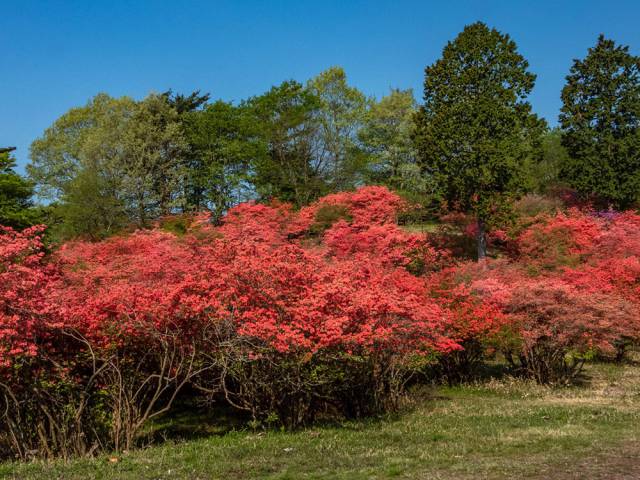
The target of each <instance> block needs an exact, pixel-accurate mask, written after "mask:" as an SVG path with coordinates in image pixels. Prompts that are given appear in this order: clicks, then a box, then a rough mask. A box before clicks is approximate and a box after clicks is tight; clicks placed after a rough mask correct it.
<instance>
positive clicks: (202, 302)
mask: <svg viewBox="0 0 640 480" xmlns="http://www.w3.org/2000/svg"><path fill="white" fill-rule="evenodd" d="M323 202H324V203H323ZM323 204H326V205H338V204H340V205H342V204H344V205H345V209H347V210H348V218H350V219H351V220H352V223H350V224H348V223H347V222H346V221H345V220H339V221H337V222H336V223H333V224H331V225H329V226H328V227H327V228H326V229H325V231H324V234H323V236H322V238H321V239H320V240H321V241H320V243H318V242H308V241H307V239H305V238H304V235H303V236H300V235H292V228H291V226H292V225H298V226H299V225H301V224H302V223H304V222H303V221H302V220H301V218H302V219H303V220H304V217H305V215H307V213H306V212H301V213H299V214H295V213H294V212H292V210H291V209H290V207H288V206H287V205H280V204H274V205H259V204H251V203H250V204H243V205H240V206H238V207H235V208H234V209H232V210H231V211H230V212H229V213H228V215H227V216H226V217H225V218H224V219H223V221H222V224H221V226H219V227H214V226H212V225H210V224H207V223H206V222H195V225H194V226H193V227H192V228H191V230H190V231H188V232H187V233H186V234H185V235H182V236H180V237H176V236H174V235H172V234H170V233H166V232H161V231H148V232H138V233H135V234H133V235H130V236H128V237H122V238H113V239H110V240H106V241H104V242H101V243H99V244H88V243H84V242H76V243H70V244H68V245H66V246H64V247H63V248H62V249H61V250H60V252H59V254H58V257H59V259H60V262H61V266H62V269H63V273H64V275H63V278H62V280H61V281H60V282H59V288H57V289H56V291H55V293H54V294H53V298H54V299H55V300H56V302H57V304H58V305H59V307H60V312H61V315H62V317H63V319H64V322H65V324H66V325H69V326H73V328H74V329H76V330H77V332H79V335H81V336H82V338H84V339H86V340H87V341H88V342H90V344H91V346H92V349H93V351H94V352H97V353H98V354H99V356H100V358H102V359H110V360H109V363H110V365H111V368H110V369H107V371H105V374H104V375H103V377H105V376H106V374H107V373H108V372H116V373H117V374H118V375H119V376H120V377H123V378H126V379H128V382H129V384H130V387H129V391H128V393H127V395H130V396H131V395H134V393H135V395H137V397H135V398H130V401H129V402H128V405H135V407H136V411H133V412H131V411H122V408H123V407H122V406H119V405H112V410H113V412H115V413H114V415H117V416H124V417H126V418H127V419H129V421H132V420H131V419H133V421H134V424H133V425H130V426H128V427H127V428H126V429H125V430H126V431H127V432H132V433H130V434H129V433H126V432H122V435H124V437H123V438H122V439H120V434H119V435H117V436H116V439H115V441H117V442H119V443H117V446H118V445H124V446H125V448H128V446H129V445H130V444H131V442H132V441H133V437H134V436H135V432H136V431H137V430H139V428H140V427H141V425H142V423H143V422H144V421H145V420H146V419H147V418H149V417H148V416H146V417H145V416H144V415H142V414H141V413H140V412H147V413H149V412H151V413H150V415H151V416H153V415H155V414H156V413H158V412H162V411H164V409H165V408H168V407H169V406H170V402H171V401H172V399H173V398H174V395H173V394H174V393H176V392H178V391H179V390H180V388H181V387H182V385H184V382H185V381H191V382H199V384H200V386H201V387H202V388H205V389H208V390H210V391H211V392H212V393H213V394H216V393H217V392H218V391H219V390H220V389H222V391H223V392H224V394H225V398H227V399H228V400H229V401H231V402H233V404H234V405H236V406H238V407H240V408H243V409H246V410H249V411H251V412H252V414H253V415H254V416H255V417H256V418H257V419H265V418H273V415H274V414H275V415H277V416H278V418H279V420H280V421H282V422H283V423H285V424H287V425H290V426H294V425H297V424H299V423H301V422H306V421H309V420H310V419H312V418H313V417H314V415H315V414H316V412H317V411H319V410H326V408H327V405H328V404H330V405H333V406H334V407H335V406H336V405H340V407H339V408H340V409H341V411H342V412H343V413H354V412H355V413H358V412H359V413H365V412H367V411H377V410H380V409H385V408H389V407H392V406H393V405H394V404H396V403H397V398H398V395H399V393H401V386H402V385H403V382H402V376H403V375H404V374H403V373H401V372H402V371H403V369H404V370H406V371H407V372H408V371H409V367H408V365H409V364H408V363H407V358H408V357H411V356H429V355H432V354H434V353H435V352H438V351H448V350H450V349H452V348H456V344H455V342H453V341H451V340H450V339H448V338H447V337H446V336H445V335H444V334H443V333H444V326H445V324H446V318H447V315H448V312H447V311H446V310H445V309H442V308H440V306H438V305H437V304H436V303H435V302H430V301H429V300H428V298H427V289H426V285H425V282H424V280H423V279H420V278H418V277H416V276H414V275H412V274H410V273H409V272H408V270H407V268H409V269H411V268H413V262H421V264H422V266H421V267H420V268H421V269H423V268H424V265H425V264H427V263H428V262H432V261H434V259H435V258H436V257H437V255H436V252H435V251H434V250H433V249H432V248H431V247H430V246H429V245H428V244H427V242H426V238H424V237H421V236H417V235H412V234H407V233H405V232H403V231H401V230H400V229H399V228H398V227H397V226H396V225H394V224H390V223H387V222H391V221H392V220H393V218H394V217H395V212H396V211H397V209H398V208H401V205H402V202H401V200H400V199H399V198H398V197H396V196H394V195H393V194H391V193H390V192H388V191H387V190H386V189H378V188H370V189H361V190H359V191H357V192H352V193H348V194H339V195H338V194H336V195H332V196H329V197H327V198H325V199H322V200H321V201H320V202H319V203H318V205H316V207H317V210H316V211H322V208H324V207H323ZM314 215H315V214H314ZM314 218H315V217H314ZM367 222H368V223H367ZM311 225H313V223H311V224H309V226H308V227H307V228H308V229H310V228H311ZM296 228H299V227H296ZM307 231H309V230H307ZM168 352H171V355H172V357H171V362H174V363H171V364H170V367H166V368H169V369H175V371H173V370H172V371H171V372H170V373H169V371H168V370H166V368H165V363H167V362H168V361H169V360H167V358H166V356H167V355H168ZM200 352H203V356H199V354H200ZM191 355H195V360H194V362H196V363H198V362H200V364H199V365H198V367H195V366H193V364H192V363H190V362H191V360H189V359H190V358H191ZM132 359H135V361H131V360H132ZM105 361H106V360H105ZM126 362H129V363H128V364H126V365H125V363H126ZM276 364H277V365H278V367H274V365H276ZM292 365H304V368H294V367H292ZM285 366H286V370H287V372H288V373H286V374H284V373H283V371H282V370H281V368H285ZM348 366H354V367H355V366H358V368H354V369H353V372H359V374H358V375H359V377H358V378H355V377H350V378H352V381H354V382H356V381H357V382H359V383H360V384H361V385H362V386H363V388H364V390H363V391H369V392H372V393H371V395H369V401H370V402H372V403H370V404H369V405H368V406H365V403H366V402H365V401H364V399H363V398H360V399H359V400H358V404H359V406H358V407H354V406H353V405H351V404H349V402H350V398H351V397H350V396H349V395H342V394H341V393H340V392H341V391H342V390H343V385H342V381H343V380H344V378H345V375H347V372H348V371H349V370H350V367H348ZM204 369H206V370H207V371H208V374H207V375H204V374H202V371H203V370H204ZM257 371H259V372H260V375H256V372H257ZM194 372H195V373H194ZM276 372H280V373H278V375H276V376H274V375H275V374H276ZM340 372H341V373H340ZM353 372H351V373H348V375H351V374H352V373H353ZM196 373H197V375H198V378H197V379H196V378H195V375H196ZM149 378H152V379H153V381H150V380H149ZM392 379H393V380H392ZM267 380H268V382H267ZM265 382H266V383H265ZM125 383H126V382H125ZM365 384H368V386H367V388H365ZM141 385H144V388H140V386H141ZM321 386H322V387H321ZM312 387H313V388H312ZM156 388H161V390H162V391H163V392H164V393H166V396H167V398H165V397H162V396H160V397H157V396H156V395H155V394H154V393H153V392H155V391H156ZM367 389H368V390H367ZM122 396H123V392H122V391H121V390H118V391H117V395H115V394H114V395H112V397H110V398H121V397H122ZM332 399H333V400H332ZM318 402H322V403H323V407H322V408H320V407H318V406H317V404H318ZM121 423H123V421H121V422H120V424H121Z"/></svg>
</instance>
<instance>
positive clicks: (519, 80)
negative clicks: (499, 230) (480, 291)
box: [415, 23, 544, 257]
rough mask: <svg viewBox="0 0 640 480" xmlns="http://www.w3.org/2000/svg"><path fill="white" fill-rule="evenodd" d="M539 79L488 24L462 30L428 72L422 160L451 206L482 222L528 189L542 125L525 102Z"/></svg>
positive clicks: (419, 121)
mask: <svg viewBox="0 0 640 480" xmlns="http://www.w3.org/2000/svg"><path fill="white" fill-rule="evenodd" d="M534 81H535V75H533V74H532V73H530V72H529V71H528V63H527V61H526V60H525V59H524V58H523V57H522V56H521V55H520V54H519V53H518V51H517V48H516V44H515V42H514V41H513V40H511V38H510V37H509V36H508V35H503V34H502V33H500V32H499V31H497V30H495V29H489V28H488V27H487V26H486V25H485V24H483V23H474V24H472V25H469V26H467V27H465V29H464V30H463V31H462V32H461V33H460V34H459V35H458V36H457V37H456V38H455V40H453V41H452V42H449V43H448V44H447V46H446V47H445V48H444V50H443V52H442V58H441V59H439V60H438V61H436V62H435V63H434V64H433V65H431V66H429V67H427V69H426V70H425V83H424V105H423V106H422V108H421V109H420V111H419V114H418V115H417V116H416V127H417V130H416V134H415V140H416V144H417V148H418V152H419V155H418V158H419V161H420V164H421V165H422V167H423V170H424V172H425V174H426V175H430V176H432V177H433V179H434V181H435V182H436V184H437V185H438V187H439V192H440V194H441V195H442V198H443V199H444V200H445V201H446V202H448V205H449V206H450V208H456V209H461V210H466V211H470V212H473V213H474V214H475V215H476V216H477V217H478V220H479V223H480V225H481V226H482V225H483V224H484V223H485V222H486V223H489V224H491V223H496V222H497V221H498V219H500V218H501V217H502V216H503V213H504V209H505V207H508V206H509V205H510V204H511V200H512V199H513V198H514V197H517V196H518V195H519V194H520V193H521V192H523V191H525V190H526V189H528V188H530V182H529V180H530V179H529V176H528V164H529V163H530V162H531V157H533V156H534V155H535V150H536V148H537V147H538V143H539V136H540V134H541V132H542V131H543V128H544V123H543V122H542V121H540V120H539V119H538V118H537V117H536V116H535V115H534V114H532V113H531V106H530V104H529V103H528V102H527V101H526V97H527V96H528V95H529V93H530V92H531V90H532V88H533V85H534ZM482 231H483V229H482V228H481V229H480V232H481V234H480V235H479V236H478V241H479V244H478V256H479V257H482V256H484V254H485V252H486V249H485V248H484V247H483V245H481V244H480V243H481V240H482V238H483V235H482Z"/></svg>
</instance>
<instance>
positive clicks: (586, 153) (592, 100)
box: [560, 35, 640, 207]
mask: <svg viewBox="0 0 640 480" xmlns="http://www.w3.org/2000/svg"><path fill="white" fill-rule="evenodd" d="M562 102H563V106H562V110H561V113H560V125H561V128H562V133H563V135H562V144H563V145H564V146H565V147H566V149H567V151H568V153H569V157H568V158H567V160H566V162H564V164H563V165H562V168H561V176H562V178H564V179H565V180H566V181H567V182H568V183H569V184H570V185H572V186H573V187H575V188H576V189H577V190H578V191H579V192H580V193H581V194H582V195H583V196H589V197H594V196H595V197H598V198H599V199H602V200H604V201H605V202H609V203H612V204H614V205H615V206H618V207H628V206H630V205H631V204H633V203H634V202H637V201H638V199H639V196H640V129H639V127H640V57H636V56H633V55H631V54H630V53H629V47H626V46H621V45H616V43H615V42H614V41H613V40H609V39H606V38H605V37H604V36H603V35H600V37H599V38H598V42H597V44H596V45H595V46H594V47H593V48H590V49H589V52H588V54H587V56H586V57H585V58H584V59H582V60H575V61H574V63H573V66H572V67H571V71H570V73H569V75H568V76H567V83H566V85H565V87H564V88H563V89H562Z"/></svg>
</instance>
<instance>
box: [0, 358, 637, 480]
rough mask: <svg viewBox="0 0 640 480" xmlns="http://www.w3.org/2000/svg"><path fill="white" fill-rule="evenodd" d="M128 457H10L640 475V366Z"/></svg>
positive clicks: (274, 470) (428, 399) (326, 474)
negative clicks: (575, 383) (577, 382)
mask: <svg viewBox="0 0 640 480" xmlns="http://www.w3.org/2000/svg"><path fill="white" fill-rule="evenodd" d="M216 428H217V427H216V426H215V425H213V426H211V431H212V432H214V433H212V434H210V435H209V436H206V437H203V438H199V439H195V440H193V439H192V440H189V441H183V442H175V441H169V442H166V443H164V444H162V445H160V446H156V447H151V448H148V449H143V450H138V451H135V452H131V453H128V454H123V455H120V456H117V457H116V456H105V457H100V458H97V459H80V460H76V461H73V462H69V463H64V462H55V463H44V462H34V463H28V464H17V463H14V464H2V465H0V478H8V479H41V478H47V479H50V480H53V479H174V478H177V479H183V478H184V479H192V480H196V479H218V478H221V479H228V480H233V479H249V478H269V479H305V478H308V479H321V478H336V479H350V480H351V479H372V478H373V479H387V478H412V479H415V478H418V479H422V478H424V479H440V478H441V479H451V478H453V479H466V478H469V479H471V478H495V479H501V478H576V479H577V478H620V479H622V478H640V460H639V459H640V366H637V365H636V366H632V365H626V366H614V365H609V364H597V365H590V366H589V367H588V369H587V372H586V378H585V383H584V385H582V386H579V387H571V388H561V389H547V388H543V387H539V386H536V385H533V384H530V383H528V382H524V381H519V380H514V379H509V378H506V379H502V380H491V381H487V382H483V383H479V384H477V385H472V386H463V387H456V388H448V387H439V388H434V389H432V390H424V391H421V392H416V393H415V396H414V399H413V401H412V404H411V405H409V406H408V407H407V410H406V411H405V412H404V413H402V414H401V415H398V416H395V417H388V418H382V419H376V420H369V421H361V422H345V423H343V424H341V425H334V426H325V427H317V428H313V429H308V430H304V431H299V432H294V433H286V432H276V431H272V432H266V433H264V432H261V433H256V432H251V431H242V430H237V431H232V432H229V433H225V434H220V433H217V434H216V433H215V431H216V430H215V429H216Z"/></svg>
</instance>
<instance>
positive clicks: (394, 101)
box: [358, 89, 433, 197]
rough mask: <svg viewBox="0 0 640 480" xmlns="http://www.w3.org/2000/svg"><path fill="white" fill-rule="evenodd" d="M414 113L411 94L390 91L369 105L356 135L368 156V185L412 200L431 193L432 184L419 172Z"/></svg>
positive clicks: (409, 91)
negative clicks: (414, 139)
mask: <svg viewBox="0 0 640 480" xmlns="http://www.w3.org/2000/svg"><path fill="white" fill-rule="evenodd" d="M416 111H417V104H416V101H415V98H414V96H413V91H412V90H398V89H393V90H391V92H390V93H389V95H387V96H385V97H382V99H380V101H379V102H373V103H372V105H371V108H370V109H369V110H368V111H367V114H366V116H365V120H364V124H363V127H362V129H361V130H360V131H359V133H358V136H359V139H360V141H361V142H362V146H363V148H364V150H365V151H366V152H367V154H368V155H370V160H369V165H368V168H367V172H366V174H367V181H368V183H374V184H382V185H386V186H388V187H390V188H392V189H394V190H397V191H399V192H402V193H405V194H409V195H411V196H414V197H425V196H426V195H429V194H430V193H432V190H433V184H432V182H431V181H430V178H429V177H428V176H426V175H422V172H421V171H420V167H419V165H418V163H417V151H416V149H415V145H414V142H413V139H412V135H413V130H414V128H415V124H414V116H415V114H416Z"/></svg>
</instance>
